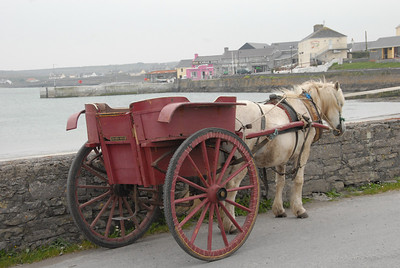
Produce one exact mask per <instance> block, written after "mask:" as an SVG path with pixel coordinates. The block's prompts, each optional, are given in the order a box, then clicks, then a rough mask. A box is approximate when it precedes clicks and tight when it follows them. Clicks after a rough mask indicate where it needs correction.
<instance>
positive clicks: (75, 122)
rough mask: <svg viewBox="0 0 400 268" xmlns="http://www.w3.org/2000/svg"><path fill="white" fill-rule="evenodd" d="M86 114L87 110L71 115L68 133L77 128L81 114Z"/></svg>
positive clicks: (68, 122)
mask: <svg viewBox="0 0 400 268" xmlns="http://www.w3.org/2000/svg"><path fill="white" fill-rule="evenodd" d="M84 113H85V110H82V111H80V112H77V113H74V114H73V115H71V116H70V117H69V118H68V121H67V131H68V130H72V129H76V128H77V126H78V119H79V116H80V115H81V114H84Z"/></svg>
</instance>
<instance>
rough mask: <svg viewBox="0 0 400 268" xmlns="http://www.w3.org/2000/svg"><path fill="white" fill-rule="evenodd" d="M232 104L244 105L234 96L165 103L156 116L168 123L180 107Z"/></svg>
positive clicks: (193, 107)
mask: <svg viewBox="0 0 400 268" xmlns="http://www.w3.org/2000/svg"><path fill="white" fill-rule="evenodd" d="M234 105H246V104H245V103H238V102H236V97H219V98H218V99H216V100H215V102H211V103H210V102H175V103H170V104H167V105H165V106H164V107H163V108H162V109H161V111H160V114H159V116H158V122H163V123H170V122H171V119H172V116H173V114H174V113H175V112H176V111H177V110H179V109H180V108H184V107H187V108H192V109H196V108H199V107H222V106H234Z"/></svg>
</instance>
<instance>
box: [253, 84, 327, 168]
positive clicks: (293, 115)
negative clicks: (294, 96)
mask: <svg viewBox="0 0 400 268" xmlns="http://www.w3.org/2000/svg"><path fill="white" fill-rule="evenodd" d="M301 95H302V96H303V98H300V100H301V101H302V102H303V104H304V106H305V107H306V109H307V111H308V112H309V114H310V115H311V119H312V122H318V123H322V120H321V116H320V113H319V111H318V109H317V106H316V104H315V102H314V101H313V99H312V97H311V95H310V94H309V93H307V92H305V91H303V93H302V94H301ZM256 104H257V106H258V108H259V109H260V112H261V130H265V114H264V111H263V110H262V108H261V106H260V104H258V103H256ZM264 104H272V105H275V106H277V107H279V108H281V109H282V110H283V111H284V112H285V113H286V115H287V117H288V118H289V121H290V122H296V121H301V120H305V121H306V123H307V124H305V126H308V127H309V130H308V131H307V134H306V138H305V140H306V139H307V137H308V134H309V133H310V130H311V126H310V123H311V122H310V118H308V117H307V116H304V115H300V114H298V113H297V112H296V111H295V109H294V108H293V107H292V106H291V105H290V104H289V103H288V102H287V101H286V99H285V98H283V97H281V96H278V95H275V94H271V95H270V98H269V100H268V101H266V102H265V103H264ZM298 130H300V129H296V128H293V129H288V130H286V131H285V130H284V131H281V132H280V133H278V132H277V130H276V131H275V132H274V133H273V134H271V135H269V136H268V138H267V139H265V140H263V141H262V142H260V143H259V139H260V138H257V141H256V144H255V147H254V149H253V150H252V153H253V154H255V153H256V152H257V151H258V150H260V149H261V148H262V147H263V146H264V145H265V144H266V143H267V142H268V141H270V140H272V139H273V138H275V137H276V136H277V135H278V134H284V133H288V132H293V131H294V132H295V133H296V144H295V146H294V149H293V152H292V154H291V156H290V158H292V156H293V154H294V152H295V151H296V148H297V144H298ZM315 130H316V134H315V136H314V139H313V143H314V142H316V141H318V140H319V139H320V138H321V136H322V130H321V129H319V128H315ZM304 144H305V143H303V145H302V147H301V150H300V155H301V153H302V152H303V149H304ZM297 162H298V163H297V165H296V167H295V168H294V169H293V170H292V171H291V172H290V173H281V172H278V171H277V170H276V169H275V168H272V170H274V171H275V172H276V173H278V174H279V175H285V174H295V173H297V171H298V169H299V168H300V157H299V160H298V161H297ZM265 172H266V171H265V169H264V170H263V173H264V174H265Z"/></svg>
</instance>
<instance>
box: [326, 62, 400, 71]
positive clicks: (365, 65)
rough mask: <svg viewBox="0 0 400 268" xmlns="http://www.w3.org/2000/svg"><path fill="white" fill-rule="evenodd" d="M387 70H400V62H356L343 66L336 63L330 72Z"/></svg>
mask: <svg viewBox="0 0 400 268" xmlns="http://www.w3.org/2000/svg"><path fill="white" fill-rule="evenodd" d="M385 68H400V62H382V63H377V62H372V61H368V62H354V63H343V64H341V65H339V64H337V63H334V64H333V65H332V66H331V67H330V68H329V70H361V69H385Z"/></svg>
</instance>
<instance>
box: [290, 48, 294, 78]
mask: <svg viewBox="0 0 400 268" xmlns="http://www.w3.org/2000/svg"><path fill="white" fill-rule="evenodd" d="M292 48H293V46H290V73H292V65H293V54H292Z"/></svg>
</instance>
